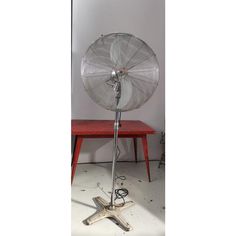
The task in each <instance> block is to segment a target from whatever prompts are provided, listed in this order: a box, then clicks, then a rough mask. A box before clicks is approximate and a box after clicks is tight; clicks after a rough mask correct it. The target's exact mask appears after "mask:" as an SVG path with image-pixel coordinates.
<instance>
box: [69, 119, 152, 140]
mask: <svg viewBox="0 0 236 236" xmlns="http://www.w3.org/2000/svg"><path fill="white" fill-rule="evenodd" d="M113 127H114V120H72V121H71V129H72V135H79V136H94V135H96V136H99V135H101V136H103V135H111V136H112V135H113V134H114V130H113ZM154 133H155V130H154V129H153V128H151V127H150V126H148V125H147V124H145V123H144V122H142V121H140V120H122V121H121V127H120V128H119V136H120V135H146V134H154Z"/></svg>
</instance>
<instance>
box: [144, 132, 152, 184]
mask: <svg viewBox="0 0 236 236" xmlns="http://www.w3.org/2000/svg"><path fill="white" fill-rule="evenodd" d="M142 143H143V153H144V158H145V162H146V168H147V174H148V180H149V182H151V176H150V167H149V159H148V144H147V135H145V136H143V137H142Z"/></svg>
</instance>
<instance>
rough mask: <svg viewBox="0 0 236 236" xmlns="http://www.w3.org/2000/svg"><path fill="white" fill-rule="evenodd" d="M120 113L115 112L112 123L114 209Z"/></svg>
mask: <svg viewBox="0 0 236 236" xmlns="http://www.w3.org/2000/svg"><path fill="white" fill-rule="evenodd" d="M120 116H121V113H120V111H116V115H115V123H114V141H113V160H112V191H111V208H114V201H115V199H114V198H115V182H116V161H117V151H118V132H119V126H120Z"/></svg>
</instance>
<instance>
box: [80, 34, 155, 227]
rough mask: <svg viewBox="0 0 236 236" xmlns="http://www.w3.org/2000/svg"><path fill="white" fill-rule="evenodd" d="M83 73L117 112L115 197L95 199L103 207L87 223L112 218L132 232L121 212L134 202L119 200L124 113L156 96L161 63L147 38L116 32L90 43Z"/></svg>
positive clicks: (94, 93) (89, 87) (91, 89)
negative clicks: (120, 150)
mask: <svg viewBox="0 0 236 236" xmlns="http://www.w3.org/2000/svg"><path fill="white" fill-rule="evenodd" d="M81 75H82V80H83V84H84V87H85V89H86V91H87V92H88V94H89V96H90V97H91V98H92V99H93V100H94V101H95V102H96V103H97V104H99V105H101V106H102V107H104V108H105V109H107V110H111V111H115V122H114V141H113V160H112V192H111V199H110V202H109V203H108V202H107V201H105V200H104V199H102V198H101V197H96V198H95V199H94V200H95V202H96V203H97V204H98V205H99V209H98V211H97V212H96V213H95V214H94V215H92V216H90V217H89V218H88V219H87V220H86V223H87V224H92V223H95V222H97V221H98V220H101V219H104V218H107V217H108V218H113V219H114V220H115V221H116V222H117V223H118V224H120V226H122V227H123V228H124V229H125V230H127V231H129V230H131V229H132V227H131V226H130V225H129V224H128V223H127V222H126V221H125V220H124V219H123V218H122V217H121V215H120V212H121V210H123V209H125V208H127V207H129V206H132V205H133V204H134V203H133V202H132V201H129V202H125V203H124V204H123V203H122V204H116V203H115V182H116V162H117V159H118V157H119V147H118V133H119V127H120V119H121V112H123V111H130V110H133V109H137V108H139V107H140V106H141V105H142V104H144V103H145V102H147V100H148V99H149V98H150V97H151V96H152V94H153V93H154V91H155V89H156V87H157V85H158V80H159V63H158V61H157V58H156V55H155V53H154V52H153V50H152V49H151V48H150V47H149V46H148V45H147V44H146V43H145V42H144V41H143V40H140V39H138V38H136V37H135V36H133V35H131V34H125V33H112V34H108V35H105V36H103V35H102V36H101V37H100V38H99V39H97V40H96V41H95V42H94V43H93V44H91V45H90V47H89V48H88V50H87V51H86V53H85V56H84V57H83V59H82V62H81Z"/></svg>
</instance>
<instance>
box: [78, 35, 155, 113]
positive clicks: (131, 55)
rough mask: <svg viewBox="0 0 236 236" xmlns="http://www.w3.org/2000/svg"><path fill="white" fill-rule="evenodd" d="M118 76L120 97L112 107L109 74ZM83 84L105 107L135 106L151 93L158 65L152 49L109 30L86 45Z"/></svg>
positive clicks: (143, 43)
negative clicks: (119, 73) (116, 73)
mask: <svg viewBox="0 0 236 236" xmlns="http://www.w3.org/2000/svg"><path fill="white" fill-rule="evenodd" d="M117 71H122V72H123V74H122V75H121V76H119V81H120V85H121V97H120V100H119V104H118V107H117V106H116V98H115V92H114V89H113V84H114V81H113V77H112V73H114V72H117ZM81 75H82V80H83V84H84V87H85V89H86V91H87V92H88V94H89V96H90V97H91V98H92V99H93V101H94V102H96V103H97V104H99V105H101V106H102V107H104V108H105V109H107V110H111V111H116V110H117V108H118V110H119V111H129V110H133V109H137V108H139V107H140V106H141V105H143V104H144V103H145V102H146V101H147V100H148V99H149V98H150V97H151V96H152V94H153V93H154V91H155V89H156V87H157V85H158V80H159V64H158V61H157V58H156V55H155V53H154V52H153V50H152V49H151V48H150V47H149V46H148V45H147V44H146V43H145V42H144V41H143V40H141V39H138V38H136V37H135V36H133V35H131V34H126V33H112V34H108V35H105V36H101V37H100V38H99V39H97V40H96V41H95V42H94V43H92V44H91V45H90V47H89V48H88V50H87V51H86V53H85V55H84V57H83V59H82V62H81Z"/></svg>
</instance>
